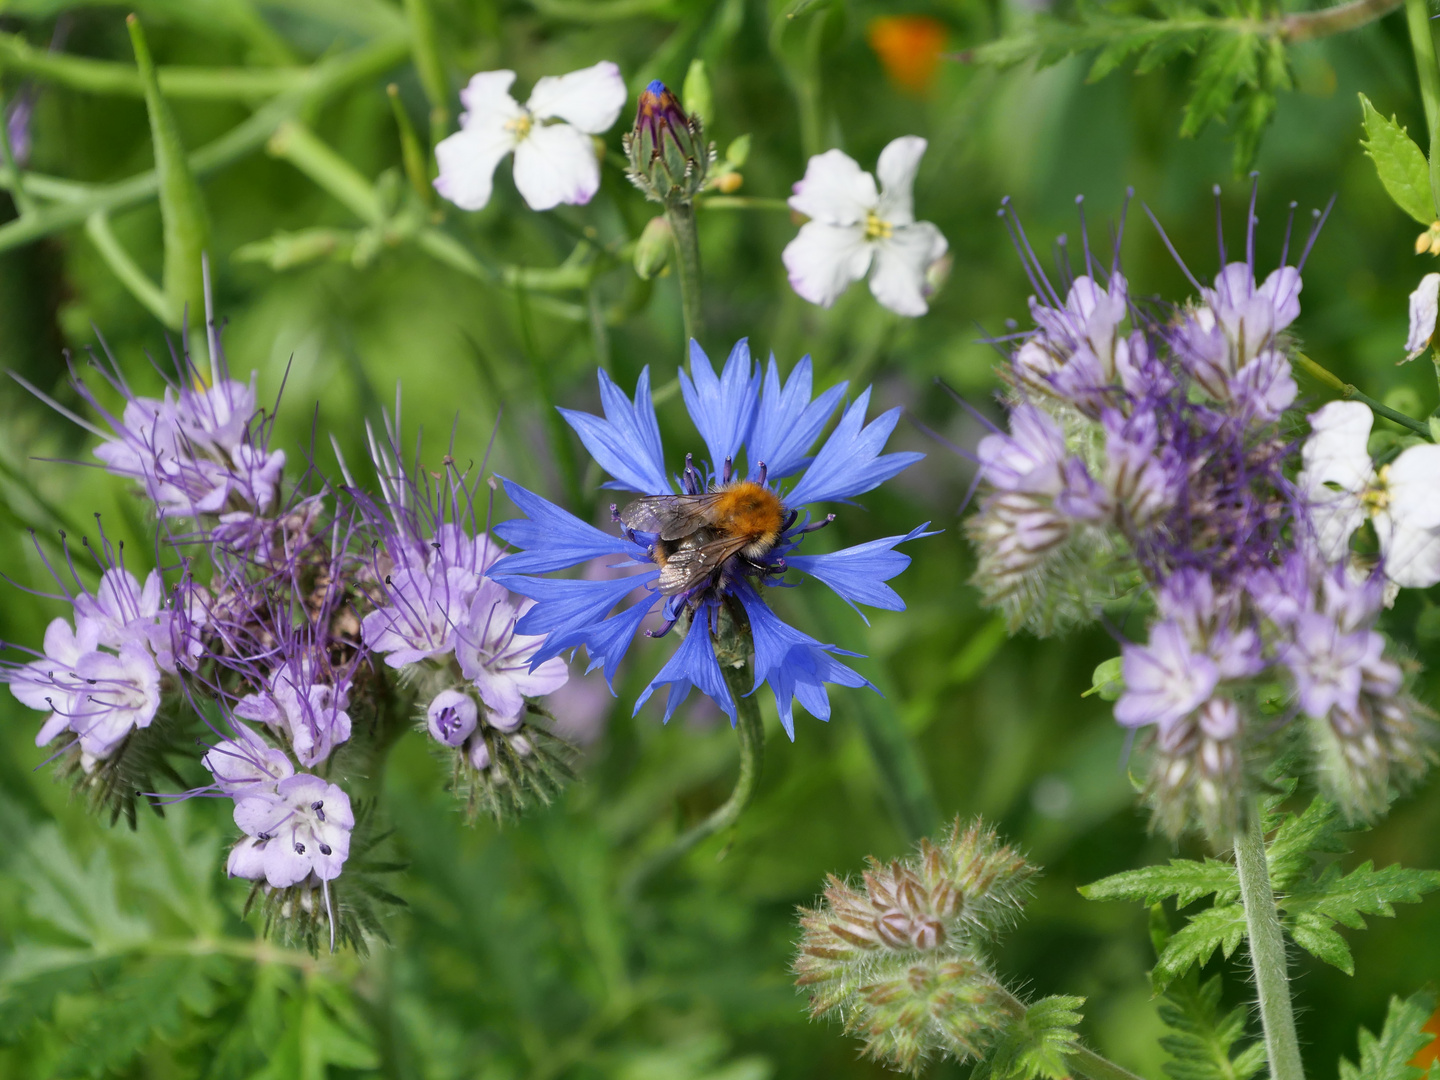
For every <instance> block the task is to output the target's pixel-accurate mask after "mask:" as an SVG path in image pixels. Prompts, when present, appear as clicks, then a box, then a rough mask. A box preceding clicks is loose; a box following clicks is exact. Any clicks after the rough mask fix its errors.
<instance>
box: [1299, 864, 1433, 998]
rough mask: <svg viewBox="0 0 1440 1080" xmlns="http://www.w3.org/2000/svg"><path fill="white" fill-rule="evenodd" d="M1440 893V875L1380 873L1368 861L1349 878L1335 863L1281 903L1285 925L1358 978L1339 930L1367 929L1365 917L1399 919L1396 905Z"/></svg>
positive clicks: (1398, 870) (1311, 949)
mask: <svg viewBox="0 0 1440 1080" xmlns="http://www.w3.org/2000/svg"><path fill="white" fill-rule="evenodd" d="M1436 889H1440V871H1435V870H1415V869H1410V868H1407V867H1403V866H1387V867H1385V868H1384V869H1383V870H1376V869H1375V865H1374V863H1372V862H1369V861H1368V860H1367V861H1366V862H1363V863H1361V864H1360V865H1359V866H1357V867H1356V868H1355V869H1354V870H1352V871H1350V873H1348V874H1343V875H1342V874H1341V872H1340V867H1339V866H1338V865H1336V864H1334V863H1332V864H1330V865H1329V866H1328V867H1326V868H1325V871H1324V873H1322V874H1321V875H1320V876H1319V877H1317V878H1314V879H1313V880H1310V881H1306V882H1302V883H1300V884H1298V885H1297V886H1296V887H1295V888H1294V890H1293V891H1292V892H1290V894H1289V895H1287V896H1284V897H1282V898H1281V900H1280V908H1281V910H1282V912H1283V913H1284V919H1285V926H1286V928H1287V929H1288V930H1289V931H1290V935H1291V936H1292V937H1293V938H1294V939H1295V944H1297V945H1299V946H1300V947H1301V948H1302V949H1304V950H1305V951H1306V952H1308V953H1310V954H1311V955H1312V956H1314V957H1316V958H1318V959H1320V960H1323V961H1325V962H1326V963H1327V964H1330V965H1332V966H1334V967H1337V968H1339V969H1340V970H1341V971H1343V972H1345V973H1346V974H1347V975H1352V974H1354V961H1353V959H1352V958H1351V955H1350V947H1349V946H1348V945H1347V944H1346V943H1345V939H1344V938H1342V937H1341V936H1340V935H1339V933H1338V932H1336V931H1335V929H1334V925H1335V924H1336V923H1339V924H1340V925H1341V926H1347V927H1349V928H1351V929H1352V930H1363V929H1365V918H1364V917H1365V916H1366V915H1374V916H1378V917H1380V918H1387V919H1388V918H1393V917H1394V915H1395V909H1394V907H1393V906H1392V905H1394V904H1415V903H1419V901H1420V899H1421V898H1422V897H1423V896H1424V895H1425V894H1426V893H1428V892H1433V891H1435V890H1436Z"/></svg>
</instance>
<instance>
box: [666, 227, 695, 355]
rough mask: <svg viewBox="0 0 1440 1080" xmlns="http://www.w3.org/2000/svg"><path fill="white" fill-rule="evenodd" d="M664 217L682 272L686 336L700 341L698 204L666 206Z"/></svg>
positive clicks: (678, 269)
mask: <svg viewBox="0 0 1440 1080" xmlns="http://www.w3.org/2000/svg"><path fill="white" fill-rule="evenodd" d="M665 219H666V220H667V221H669V222H670V230H671V231H672V232H673V233H674V234H675V270H676V273H678V274H679V276H680V308H681V312H682V314H683V315H684V317H685V337H686V339H687V340H690V341H699V340H700V336H701V335H702V334H704V332H705V323H704V316H703V315H702V314H701V310H700V238H699V236H698V235H697V233H696V231H695V207H694V205H693V204H692V203H688V202H677V203H675V204H673V205H668V206H666V207H665Z"/></svg>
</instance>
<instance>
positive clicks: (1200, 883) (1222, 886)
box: [1080, 859, 1240, 907]
mask: <svg viewBox="0 0 1440 1080" xmlns="http://www.w3.org/2000/svg"><path fill="white" fill-rule="evenodd" d="M1212 893H1214V894H1215V897H1216V901H1217V902H1218V903H1228V902H1229V901H1231V900H1234V899H1235V898H1236V897H1237V896H1239V895H1240V878H1239V876H1238V875H1237V874H1236V873H1235V867H1233V866H1231V865H1229V864H1228V863H1222V862H1217V861H1216V860H1214V859H1206V860H1205V861H1204V862H1195V861H1193V860H1191V859H1171V860H1170V862H1169V864H1168V865H1166V866H1147V867H1143V868H1142V869H1139V870H1126V871H1124V872H1122V873H1119V874H1113V875H1111V876H1110V877H1107V878H1101V879H1100V880H1099V881H1096V882H1093V883H1092V884H1090V885H1082V886H1081V887H1080V895H1081V896H1083V897H1085V899H1087V900H1131V901H1135V902H1138V903H1141V904H1155V903H1159V902H1160V901H1161V900H1168V899H1170V898H1171V897H1174V898H1175V904H1176V906H1177V907H1185V906H1186V905H1187V904H1193V903H1194V902H1195V901H1196V900H1199V899H1200V898H1201V897H1202V896H1209V895H1210V894H1212Z"/></svg>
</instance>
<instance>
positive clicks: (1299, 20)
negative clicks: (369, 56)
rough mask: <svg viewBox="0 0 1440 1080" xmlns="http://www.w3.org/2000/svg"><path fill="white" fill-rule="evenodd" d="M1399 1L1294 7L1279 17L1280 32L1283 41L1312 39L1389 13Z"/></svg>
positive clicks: (1354, 0)
mask: <svg viewBox="0 0 1440 1080" xmlns="http://www.w3.org/2000/svg"><path fill="white" fill-rule="evenodd" d="M1402 2H1403V0H1350V3H1348V4H1336V5H1335V6H1334V7H1329V8H1323V9H1322V10H1320V11H1297V12H1295V13H1294V14H1293V15H1286V16H1283V17H1282V18H1281V19H1280V20H1279V22H1280V36H1281V37H1282V38H1284V39H1285V40H1286V41H1313V40H1315V39H1316V38H1322V37H1329V36H1330V35H1331V34H1343V33H1345V32H1346V31H1347V30H1356V29H1359V28H1360V27H1362V26H1364V25H1366V24H1367V23H1372V22H1374V21H1375V20H1376V19H1380V18H1383V17H1384V16H1386V15H1389V14H1390V12H1392V11H1394V10H1395V9H1396V8H1398V7H1399V6H1400V4H1401V3H1402Z"/></svg>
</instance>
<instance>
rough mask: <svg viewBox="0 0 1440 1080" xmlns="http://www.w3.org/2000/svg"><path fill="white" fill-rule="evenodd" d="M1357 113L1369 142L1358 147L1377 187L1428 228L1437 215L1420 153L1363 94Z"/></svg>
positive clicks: (1395, 123)
mask: <svg viewBox="0 0 1440 1080" xmlns="http://www.w3.org/2000/svg"><path fill="white" fill-rule="evenodd" d="M1360 111H1361V114H1362V117H1363V123H1364V125H1365V135H1366V137H1367V138H1368V140H1369V141H1368V142H1367V141H1364V140H1362V141H1361V143H1360V145H1361V146H1363V147H1364V148H1365V152H1366V153H1367V154H1369V155H1370V160H1371V161H1373V162H1375V171H1376V172H1377V173H1379V174H1380V183H1382V184H1383V185H1385V191H1386V192H1387V193H1388V194H1389V196H1390V198H1391V199H1393V200H1394V201H1395V205H1396V206H1398V207H1400V209H1401V210H1404V211H1405V213H1407V214H1409V215H1410V216H1411V217H1412V218H1414V219H1415V220H1416V221H1418V222H1419V223H1420V224H1421V225H1429V224H1430V223H1431V222H1433V221H1434V220H1435V219H1436V218H1437V217H1440V213H1437V211H1436V207H1435V202H1434V199H1433V198H1432V197H1431V194H1430V165H1429V163H1428V162H1426V160H1425V154H1424V152H1423V151H1422V150H1421V149H1420V147H1418V146H1416V145H1415V140H1414V139H1412V138H1410V136H1409V135H1408V134H1407V133H1406V131H1405V129H1404V128H1403V127H1401V126H1400V124H1399V122H1398V121H1396V120H1395V119H1394V118H1393V117H1392V118H1391V119H1389V120H1387V119H1385V117H1384V116H1382V115H1381V114H1380V113H1379V112H1378V111H1376V109H1375V106H1374V105H1371V104H1370V99H1369V98H1367V97H1366V96H1365V95H1364V94H1361V95H1360Z"/></svg>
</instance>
